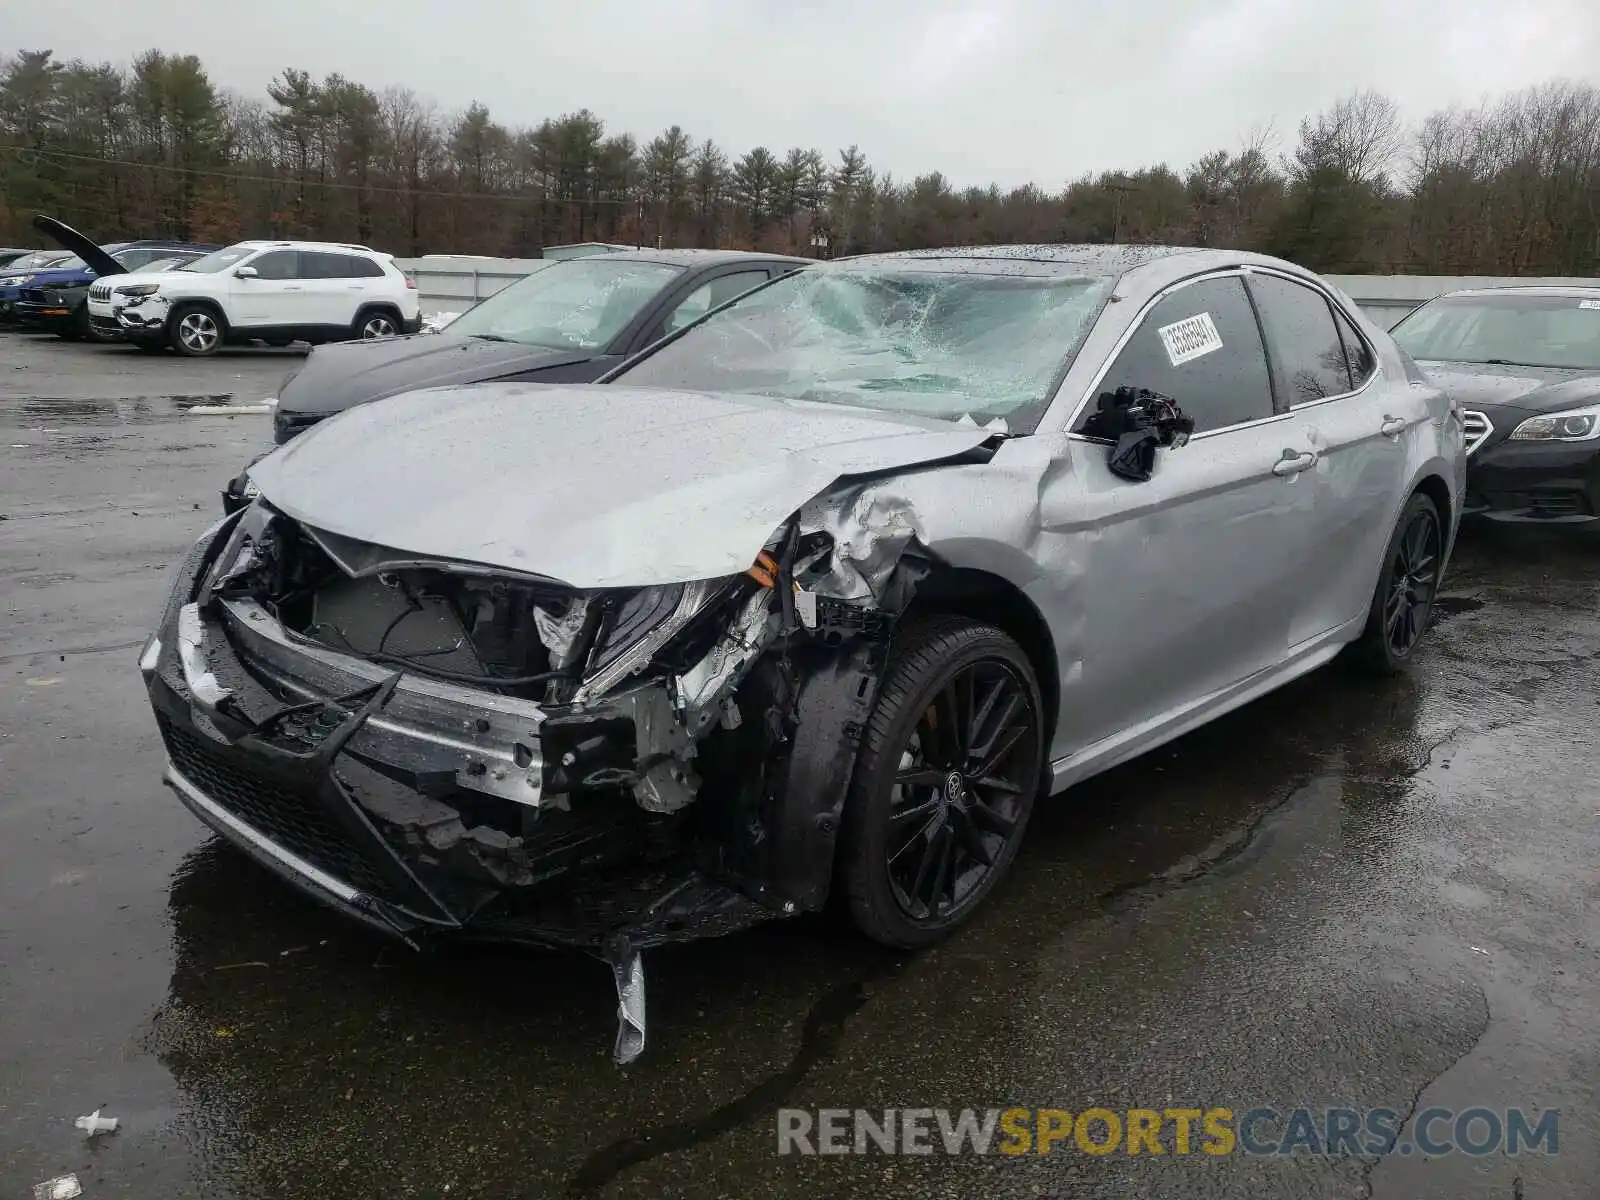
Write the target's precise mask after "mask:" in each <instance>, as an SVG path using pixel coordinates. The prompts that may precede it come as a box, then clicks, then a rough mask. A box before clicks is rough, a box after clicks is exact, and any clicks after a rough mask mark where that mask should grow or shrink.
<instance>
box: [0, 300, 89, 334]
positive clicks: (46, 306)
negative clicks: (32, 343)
mask: <svg viewBox="0 0 1600 1200" xmlns="http://www.w3.org/2000/svg"><path fill="white" fill-rule="evenodd" d="M82 303H83V301H82V300H81V299H79V300H68V299H66V298H59V299H58V298H53V297H51V298H40V299H33V298H29V299H22V300H18V301H17V302H16V304H15V306H14V308H13V313H12V319H13V320H14V321H15V322H16V324H17V326H18V327H19V328H22V329H28V330H37V331H39V332H43V333H58V332H60V331H61V330H69V329H71V328H72V327H73V324H74V322H75V321H76V319H77V313H78V306H79V305H80V304H82Z"/></svg>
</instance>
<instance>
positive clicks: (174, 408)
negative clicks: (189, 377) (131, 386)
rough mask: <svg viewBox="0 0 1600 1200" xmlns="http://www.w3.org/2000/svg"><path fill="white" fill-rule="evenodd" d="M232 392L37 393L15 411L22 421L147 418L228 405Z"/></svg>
mask: <svg viewBox="0 0 1600 1200" xmlns="http://www.w3.org/2000/svg"><path fill="white" fill-rule="evenodd" d="M234 398H235V396H234V393H233V392H207V393H181V394H172V395H165V396H122V397H116V398H111V399H105V400H68V399H63V398H56V397H49V396H37V397H35V398H34V399H32V400H28V401H26V402H25V403H24V404H23V405H22V406H21V408H20V409H19V410H18V414H19V416H20V417H21V419H22V421H23V422H24V423H27V422H30V421H38V422H41V423H43V424H46V425H49V424H52V423H57V422H65V423H70V422H74V421H77V422H84V423H93V422H104V421H149V420H156V419H159V418H161V417H170V416H175V415H177V414H179V413H184V412H188V411H189V409H191V408H197V407H199V406H200V405H202V404H229V403H232V402H233V400H234Z"/></svg>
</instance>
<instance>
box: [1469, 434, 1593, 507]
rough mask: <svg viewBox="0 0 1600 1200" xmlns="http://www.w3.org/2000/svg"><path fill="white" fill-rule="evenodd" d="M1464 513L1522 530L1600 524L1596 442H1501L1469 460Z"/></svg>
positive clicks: (1486, 447) (1484, 449) (1505, 440)
mask: <svg viewBox="0 0 1600 1200" xmlns="http://www.w3.org/2000/svg"><path fill="white" fill-rule="evenodd" d="M1464 513H1465V515H1467V516H1478V517H1482V518H1484V519H1486V520H1491V521H1500V522H1506V523H1516V524H1527V525H1597V524H1600V442H1522V441H1515V442H1514V441H1511V440H1510V439H1509V438H1506V439H1502V440H1500V441H1498V442H1496V443H1494V444H1493V445H1488V446H1485V447H1484V448H1483V449H1482V450H1479V451H1478V452H1476V453H1475V454H1473V456H1472V457H1471V458H1470V459H1469V460H1468V470H1467V496H1466V504H1465V507H1464Z"/></svg>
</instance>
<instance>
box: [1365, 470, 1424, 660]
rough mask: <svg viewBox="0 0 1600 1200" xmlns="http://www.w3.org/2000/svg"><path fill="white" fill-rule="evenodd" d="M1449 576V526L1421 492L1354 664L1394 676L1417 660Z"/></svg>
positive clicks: (1398, 537)
mask: <svg viewBox="0 0 1600 1200" xmlns="http://www.w3.org/2000/svg"><path fill="white" fill-rule="evenodd" d="M1443 572H1444V521H1443V520H1442V519H1441V518H1440V516H1439V506H1438V505H1436V504H1435V503H1434V502H1433V500H1432V498H1431V497H1429V496H1428V495H1427V494H1425V493H1423V492H1417V493H1415V494H1413V495H1412V497H1411V499H1410V500H1408V501H1407V502H1406V506H1405V508H1404V510H1403V511H1402V512H1401V513H1400V519H1399V520H1398V521H1397V522H1395V527H1394V532H1393V533H1391V534H1390V535H1389V545H1388V547H1387V549H1386V550H1385V551H1384V555H1383V569H1382V570H1381V571H1380V572H1379V573H1378V586H1377V587H1376V588H1375V589H1374V591H1373V594H1372V605H1371V607H1370V608H1369V609H1368V610H1367V625H1366V628H1365V629H1364V630H1363V631H1362V633H1361V637H1360V638H1359V639H1358V640H1357V641H1356V642H1354V643H1353V644H1352V645H1351V647H1350V660H1351V662H1352V663H1353V664H1354V665H1356V666H1357V667H1360V668H1361V669H1362V670H1364V671H1367V672H1369V673H1371V674H1376V675H1392V674H1394V673H1395V672H1397V671H1400V670H1402V669H1403V668H1404V667H1405V666H1406V664H1407V663H1409V662H1410V661H1411V659H1412V658H1413V657H1414V656H1415V655H1416V650H1417V646H1418V645H1419V644H1420V643H1421V641H1422V635H1423V634H1424V633H1426V632H1427V631H1428V623H1429V622H1430V621H1431V620H1432V619H1433V602H1434V599H1435V598H1436V597H1437V596H1438V594H1439V581H1440V578H1441V577H1442V575H1443Z"/></svg>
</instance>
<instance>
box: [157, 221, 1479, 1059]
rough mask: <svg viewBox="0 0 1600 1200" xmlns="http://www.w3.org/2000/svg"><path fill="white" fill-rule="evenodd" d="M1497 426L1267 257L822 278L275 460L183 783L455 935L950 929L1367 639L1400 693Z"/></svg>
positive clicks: (200, 702)
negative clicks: (1005, 881) (1077, 828)
mask: <svg viewBox="0 0 1600 1200" xmlns="http://www.w3.org/2000/svg"><path fill="white" fill-rule="evenodd" d="M1463 472H1464V455H1463V435H1462V424H1461V419H1460V416H1459V414H1458V412H1457V411H1456V410H1455V409H1454V408H1453V406H1452V404H1451V402H1450V401H1449V400H1448V399H1447V398H1446V397H1445V396H1443V395H1442V394H1441V393H1440V392H1439V390H1438V389H1437V388H1435V387H1433V386H1431V385H1430V384H1429V383H1427V381H1426V380H1425V379H1424V378H1423V377H1422V376H1421V374H1420V373H1419V372H1418V371H1417V369H1416V368H1415V366H1414V365H1413V364H1412V363H1411V362H1410V360H1409V359H1407V358H1406V357H1405V356H1404V355H1403V354H1402V353H1400V352H1399V351H1398V350H1397V348H1396V347H1395V345H1394V343H1393V342H1392V341H1391V340H1390V339H1389V337H1388V336H1387V335H1386V334H1385V333H1383V332H1382V331H1380V330H1378V329H1377V328H1375V327H1374V326H1373V325H1372V324H1371V323H1370V322H1368V321H1367V320H1366V319H1365V318H1364V317H1363V316H1362V315H1361V314H1360V312H1359V311H1358V310H1357V309H1356V307H1355V306H1354V305H1353V304H1352V303H1351V302H1350V301H1349V300H1348V298H1346V297H1345V296H1343V295H1342V294H1340V293H1339V292H1337V291H1336V290H1334V289H1333V288H1331V287H1329V286H1328V285H1327V284H1326V283H1324V282H1323V281H1321V280H1319V279H1318V278H1317V277H1316V276H1314V275H1311V274H1309V273H1307V272H1305V271H1302V270H1300V269H1298V268H1296V267H1294V266H1291V265H1290V264H1288V263H1284V262H1280V261H1277V260H1273V259H1269V258H1263V257H1260V256H1257V255H1251V254H1244V253H1239V252H1234V251H1215V250H1182V249H1174V248H1157V247H1150V248H1118V247H1091V246H1066V247H998V248H985V249H973V250H948V251H945V250H935V251H919V252H911V253H904V254H891V255H879V256H870V257H864V258H859V259H853V260H846V261H841V262H837V263H831V264H826V265H820V266H816V267H811V268H807V269H805V270H802V271H800V272H797V273H795V274H793V275H790V276H787V277H785V278H782V279H780V280H777V281H775V282H773V283H770V284H768V285H766V286H765V287H762V288H758V289H757V290H755V291H753V292H750V293H748V294H746V295H745V296H743V297H741V298H739V299H737V300H734V301H732V302H731V303H729V304H727V305H724V306H722V307H720V308H718V309H716V310H714V311H712V312H711V313H709V314H708V315H707V316H705V317H704V318H702V319H701V320H699V321H698V322H696V323H695V324H693V325H691V326H689V327H688V328H687V329H685V330H683V331H681V332H679V333H677V334H676V335H673V336H671V337H669V338H667V339H666V340H664V341H663V342H661V343H658V344H657V345H656V346H655V347H654V348H652V349H650V350H648V351H645V352H644V353H642V354H641V355H639V356H637V357H636V358H634V359H633V360H631V361H630V362H629V363H627V364H625V365H624V366H623V367H621V368H619V369H618V370H617V371H616V372H614V373H613V374H612V375H610V376H608V377H607V378H606V379H605V380H603V381H602V382H601V383H599V384H589V385H572V386H553V387H537V386H529V385H521V384H514V383H488V384H481V385H474V386H470V387H458V388H440V389H433V390H427V391H419V392H412V393H407V394H404V395H400V396H396V397H392V398H390V399H386V400H382V401H378V402H375V403H372V404H367V405H362V406H359V407H357V408H353V409H351V410H349V411H347V412H344V413H342V414H340V415H338V416H336V417H333V418H331V419H329V420H328V421H326V422H324V423H322V424H321V425H319V426H317V427H316V428H314V429H312V430H311V431H310V432H308V433H307V434H305V435H303V436H301V437H299V438H297V439H295V440H294V441H293V442H291V443H289V444H288V445H286V446H284V447H282V448H281V449H279V450H278V451H276V452H275V453H273V454H271V455H270V456H268V457H267V458H265V459H263V460H262V461H261V462H259V463H257V464H255V465H254V466H253V467H252V468H251V471H250V474H251V478H252V480H253V481H254V483H255V484H256V485H257V486H258V488H259V492H260V495H259V497H258V498H257V499H256V500H255V501H254V503H253V504H251V505H250V506H249V507H248V508H246V509H244V510H243V511H242V512H240V513H238V514H235V515H233V516H230V517H229V518H227V519H225V520H224V521H222V522H220V523H219V524H218V525H217V526H216V527H214V528H213V529H212V530H210V531H208V532H207V533H206V534H205V535H204V536H203V537H202V538H201V540H200V542H199V543H198V544H197V545H196V546H195V548H194V550H193V551H192V552H191V554H190V556H189V558H188V560H187V561H186V562H185V563H184V564H183V566H182V568H181V570H180V571H179V573H178V577H177V583H176V586H175V589H174V591H173V594H172V596H171V599H170V602H169V605H168V608H167V612H166V614H165V616H164V618H163V621H162V624H161V626H160V628H159V629H158V630H157V632H156V634H155V636H154V637H153V638H152V639H151V641H150V643H149V645H148V646H147V648H146V651H145V654H144V656H143V658H142V663H141V665H142V669H143V670H144V673H145V677H146V681H147V684H148V687H149V691H150V695H151V698H152V701H153V704H154V706H155V709H156V713H157V717H158V722H159V724H160V727H161V731H162V735H163V737H164V739H165V741H166V746H167V751H168V755H169V759H170V765H169V768H168V774H167V778H168V782H169V783H170V784H171V785H172V786H173V788H174V789H175V790H176V791H177V792H178V794H179V796H180V797H181V798H182V800H183V801H184V802H185V803H186V804H187V805H188V806H189V807H190V808H191V809H192V810H193V811H194V812H195V813H196V814H197V815H198V816H199V817H200V818H201V819H202V820H204V821H206V822H207V823H208V824H210V825H211V826H212V827H213V828H214V829H216V830H217V831H218V832H220V833H221V834H222V835H223V836H224V837H226V838H229V839H230V840H232V841H233V842H235V843H236V844H237V845H239V846H240V847H242V848H243V849H244V850H245V851H247V852H248V853H250V854H251V855H253V856H254V857H256V858H257V859H258V860H260V861H261V862H263V863H265V864H266V865H268V866H269V867H271V868H272V869H274V870H276V871H277V872H279V873H280V874H282V875H283V876H285V877H286V878H288V879H290V880H292V881H293V882H295V883H296V884H298V885H300V886H301V887H302V888H304V889H305V890H307V891H309V892H311V893H312V894H314V895H316V896H318V897H319V898H320V899H322V900H324V901H325V902H327V903H329V904H330V905H332V906H334V907H337V908H339V909H342V910H343V911H345V912H346V913H348V914H350V915H352V916H355V917H357V918H360V919H362V920H364V921H366V922H368V923H369V924H373V925H376V926H378V927H380V928H383V929H385V930H388V931H390V932H393V933H397V934H399V935H400V936H402V937H405V938H407V939H408V940H412V941H416V940H420V939H421V938H423V937H426V936H429V935H432V934H435V933H461V934H477V935H482V936H488V937H496V938H513V939H518V940H522V941H526V942H532V943H536V944H546V945H550V944H555V945H567V946H577V947H580V948H583V949H586V950H588V951H590V952H592V953H593V954H595V955H596V956H597V957H600V958H602V959H604V960H606V961H608V962H609V963H610V964H611V965H612V967H613V969H614V973H615V979H616V984H617V988H618V992H619V997H620V1000H621V1006H620V1007H621V1014H622V1027H621V1030H620V1031H619V1041H618V1047H617V1054H618V1057H619V1058H621V1059H628V1058H631V1057H633V1056H634V1055H636V1054H637V1053H639V1051H640V1050H641V1048H642V1045H643V1033H644V1012H643V968H642V965H641V960H640V957H639V952H640V951H641V950H642V949H644V948H647V947H650V946H655V945H659V944H661V943H663V942H670V941H680V940H685V939H689V938H694V937H704V936H707V935H710V934H720V933H725V932H729V931H731V930H734V929H737V928H741V927H744V926H747V925H750V924H752V923H754V922H756V921H759V920H763V919H767V918H771V917H776V916H783V915H787V914H792V913H797V912H802V911H808V910H816V909H819V908H821V907H822V906H823V904H824V903H825V902H826V901H827V900H828V899H829V897H830V896H836V897H838V898H839V899H841V900H842V902H843V907H845V908H847V909H848V910H849V911H850V912H851V913H852V914H853V915H854V918H855V921H856V923H857V924H858V925H859V926H860V928H861V929H862V930H863V931H864V932H865V933H866V934H867V935H869V936H870V937H873V938H875V939H877V940H879V941H881V942H884V943H887V944H889V945H893V946H900V947H915V946H921V945H926V944H928V943H930V942H932V941H933V940H935V939H936V938H938V937H940V936H942V935H943V934H945V933H946V932H948V931H949V930H950V929H951V928H953V927H954V926H955V925H957V924H958V923H959V922H961V921H962V920H963V919H964V918H965V917H967V916H968V915H969V914H970V913H971V912H972V911H973V909H974V908H975V907H976V906H977V905H978V904H979V903H980V902H981V901H982V899H983V897H984V896H985V895H986V894H987V893H988V892H989V891H990V890H991V889H992V888H993V887H994V885H995V884H996V882H997V881H998V880H999V879H1000V878H1001V877H1002V876H1003V875H1004V874H1005V872H1006V870H1007V869H1008V867H1009V866H1010V865H1011V863H1012V860H1013V858H1014V856H1015V854H1016V852H1017V847H1018V845H1019V842H1020V840H1021V838H1022V836H1023V832H1024V830H1025V828H1026V826H1027V824H1028V819H1029V815H1030V813H1031V812H1032V810H1033V807H1034V804H1035V801H1036V799H1038V798H1041V797H1044V796H1048V795H1050V794H1053V793H1056V792H1060V791H1062V790H1063V789H1066V788H1067V787H1069V786H1070V785H1071V784H1073V783H1074V782H1076V781H1078V780H1081V779H1084V778H1086V777H1087V776H1090V775H1093V774H1095V773H1096V772H1099V771H1103V770H1105V769H1106V768H1108V767H1110V766H1112V765H1114V764H1116V763H1119V762H1122V761H1124V760H1125V759H1128V758H1130V757H1132V756H1134V755H1137V754H1140V753H1142V752H1144V751H1146V750H1148V749H1150V748H1151V747H1154V746H1157V745H1160V744H1161V743H1163V742H1165V741H1168V740H1169V739H1171V738H1174V737H1177V736H1178V735H1180V734H1182V733H1184V732H1185V731H1187V730H1190V729H1193V728H1194V727H1196V726H1198V725H1200V724H1202V723H1203V722H1205V721H1208V720H1210V719H1211V718H1213V717H1216V716H1218V715H1220V714H1221V713H1224V712H1227V711H1228V710H1230V709H1233V708H1235V707H1237V706H1239V705H1241V704H1244V703H1246V702H1248V701H1249V700H1252V699H1254V698H1256V697H1258V696H1261V695H1263V694H1265V693H1267V692H1269V691H1271V690H1272V689H1274V688H1276V687H1279V686H1281V685H1282V684H1284V683H1287V682H1288V681H1289V680H1291V679H1294V678H1295V677H1297V676H1299V675H1302V674H1304V673H1305V672H1307V671H1310V670H1313V669H1314V668H1316V667H1318V666H1319V665H1321V664H1323V663H1326V662H1327V661H1329V660H1330V659H1331V658H1333V657H1334V656H1335V655H1336V654H1338V653H1339V652H1340V651H1342V650H1344V649H1346V648H1349V649H1351V651H1352V652H1353V654H1354V655H1355V656H1357V657H1359V658H1360V659H1361V660H1362V661H1364V662H1366V663H1367V664H1369V665H1372V666H1375V667H1378V668H1380V669H1384V670H1393V669H1396V668H1398V667H1400V666H1402V665H1403V664H1404V663H1405V662H1406V661H1407V660H1408V659H1409V658H1411V656H1412V655H1413V654H1414V652H1415V649H1416V646H1417V643H1418V639H1419V638H1420V637H1421V635H1422V633H1423V631H1424V630H1425V629H1426V627H1427V624H1428V620H1429V617H1430V614H1431V612H1432V606H1433V599H1434V596H1435V593H1436V591H1437V589H1438V587H1439V583H1440V579H1441V576H1442V573H1443V571H1444V567H1445V563H1446V561H1447V559H1448V557H1449V553H1450V549H1451V546H1452V543H1453V541H1454V536H1455V530H1456V525H1457V520H1458V516H1459V513H1460V509H1461V497H1462V490H1463Z"/></svg>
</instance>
